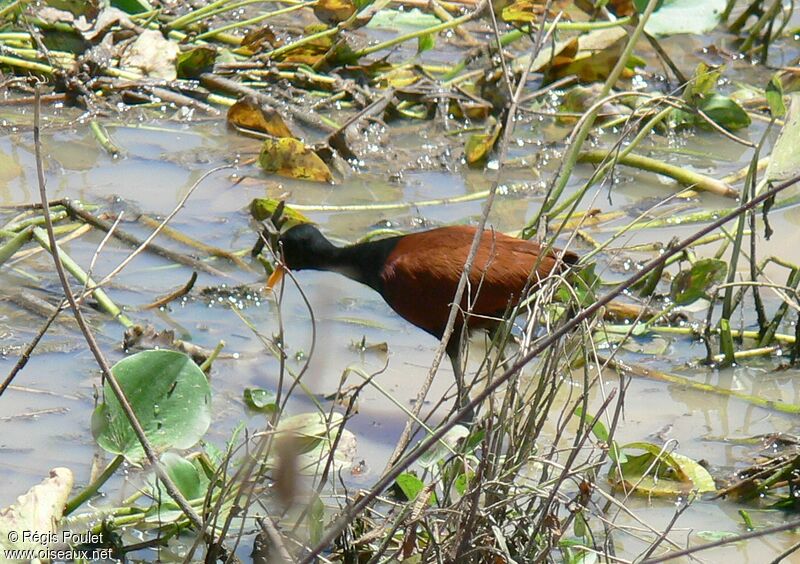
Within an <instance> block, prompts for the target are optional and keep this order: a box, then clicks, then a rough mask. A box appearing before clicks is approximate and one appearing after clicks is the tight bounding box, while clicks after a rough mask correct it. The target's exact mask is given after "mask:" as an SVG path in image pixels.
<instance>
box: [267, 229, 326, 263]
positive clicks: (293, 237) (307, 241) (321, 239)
mask: <svg viewBox="0 0 800 564" xmlns="http://www.w3.org/2000/svg"><path fill="white" fill-rule="evenodd" d="M278 242H279V246H280V248H281V249H282V253H283V255H282V257H283V262H284V264H286V266H288V267H289V268H290V269H291V270H303V269H324V268H325V267H326V266H327V265H328V264H330V262H331V260H332V258H333V256H334V254H335V253H336V247H334V246H333V244H331V242H330V241H328V240H327V239H326V238H325V236H324V235H323V234H322V233H320V231H319V229H317V228H316V227H314V226H313V225H311V224H310V223H301V224H300V225H296V226H295V227H292V228H291V229H289V230H288V231H287V232H286V233H284V234H283V235H281V237H280V239H279V240H278Z"/></svg>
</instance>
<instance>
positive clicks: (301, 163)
mask: <svg viewBox="0 0 800 564" xmlns="http://www.w3.org/2000/svg"><path fill="white" fill-rule="evenodd" d="M258 162H259V164H260V165H261V168H263V169H264V170H265V171H266V172H272V173H275V174H279V175H280V176H285V177H287V178H297V179H301V180H313V181H314V182H331V181H332V180H333V175H331V171H330V169H329V168H328V165H326V164H325V162H324V161H323V160H322V159H321V158H320V157H319V155H317V154H316V153H315V152H314V151H313V150H312V149H311V148H309V147H307V146H306V145H305V144H304V143H303V142H302V141H298V140H297V139H293V138H291V137H283V138H269V139H266V140H265V141H264V145H263V146H262V147H261V154H260V155H259V157H258Z"/></svg>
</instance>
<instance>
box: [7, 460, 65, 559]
mask: <svg viewBox="0 0 800 564" xmlns="http://www.w3.org/2000/svg"><path fill="white" fill-rule="evenodd" d="M72 481H73V478H72V472H71V471H70V470H69V468H53V469H52V470H50V476H49V477H48V478H45V479H44V480H43V481H42V483H40V484H38V485H36V486H33V487H32V488H31V489H29V490H28V491H27V493H25V494H24V495H21V496H19V497H18V498H17V502H16V503H15V504H14V505H11V506H9V507H5V508H3V509H0V547H2V548H4V549H18V550H37V549H43V548H45V545H46V544H48V543H46V542H45V543H40V541H42V540H46V538H47V535H48V534H53V535H54V534H56V531H57V530H58V525H59V523H60V521H61V517H62V515H63V513H64V505H65V504H66V503H67V499H68V498H69V493H70V491H71V490H72ZM24 531H31V532H34V533H36V535H37V536H36V537H35V538H26V537H25V536H23V535H22V533H23V532H24ZM12 533H14V534H12ZM15 535H16V538H15ZM2 552H5V551H2ZM0 562H19V560H13V561H12V560H10V559H7V558H6V557H5V556H4V555H3V554H2V553H0Z"/></svg>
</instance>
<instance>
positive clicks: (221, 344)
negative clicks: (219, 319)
mask: <svg viewBox="0 0 800 564" xmlns="http://www.w3.org/2000/svg"><path fill="white" fill-rule="evenodd" d="M224 347H225V341H220V342H219V343H217V346H216V347H214V350H213V351H211V354H210V355H208V358H207V359H205V360H204V361H203V364H201V365H200V370H202V371H203V372H208V370H209V369H210V368H211V365H212V364H213V363H214V361H215V360H217V357H218V356H219V353H221V352H222V349H223V348H224Z"/></svg>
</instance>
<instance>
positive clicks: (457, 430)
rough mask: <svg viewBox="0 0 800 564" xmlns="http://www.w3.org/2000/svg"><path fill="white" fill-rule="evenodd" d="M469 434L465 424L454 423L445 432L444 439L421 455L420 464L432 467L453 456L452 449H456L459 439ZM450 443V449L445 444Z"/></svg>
mask: <svg viewBox="0 0 800 564" xmlns="http://www.w3.org/2000/svg"><path fill="white" fill-rule="evenodd" d="M468 436H469V429H467V427H465V426H464V425H454V426H453V427H452V428H451V429H450V430H449V431H447V433H445V435H444V437H442V440H441V441H440V442H438V443H436V445H435V446H433V447H431V448H430V449H428V450H427V451H426V452H425V454H423V455H422V456H420V458H419V464H420V466H422V467H423V468H430V467H431V466H434V465H436V464H438V463H439V462H441V461H442V460H444V459H446V458H449V457H450V456H451V449H452V450H455V447H456V445H457V444H458V442H459V441H461V440H462V439H464V438H465V437H468ZM442 443H445V445H448V446H449V447H450V449H448V448H447V447H446V446H445V445H443V444H442Z"/></svg>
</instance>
